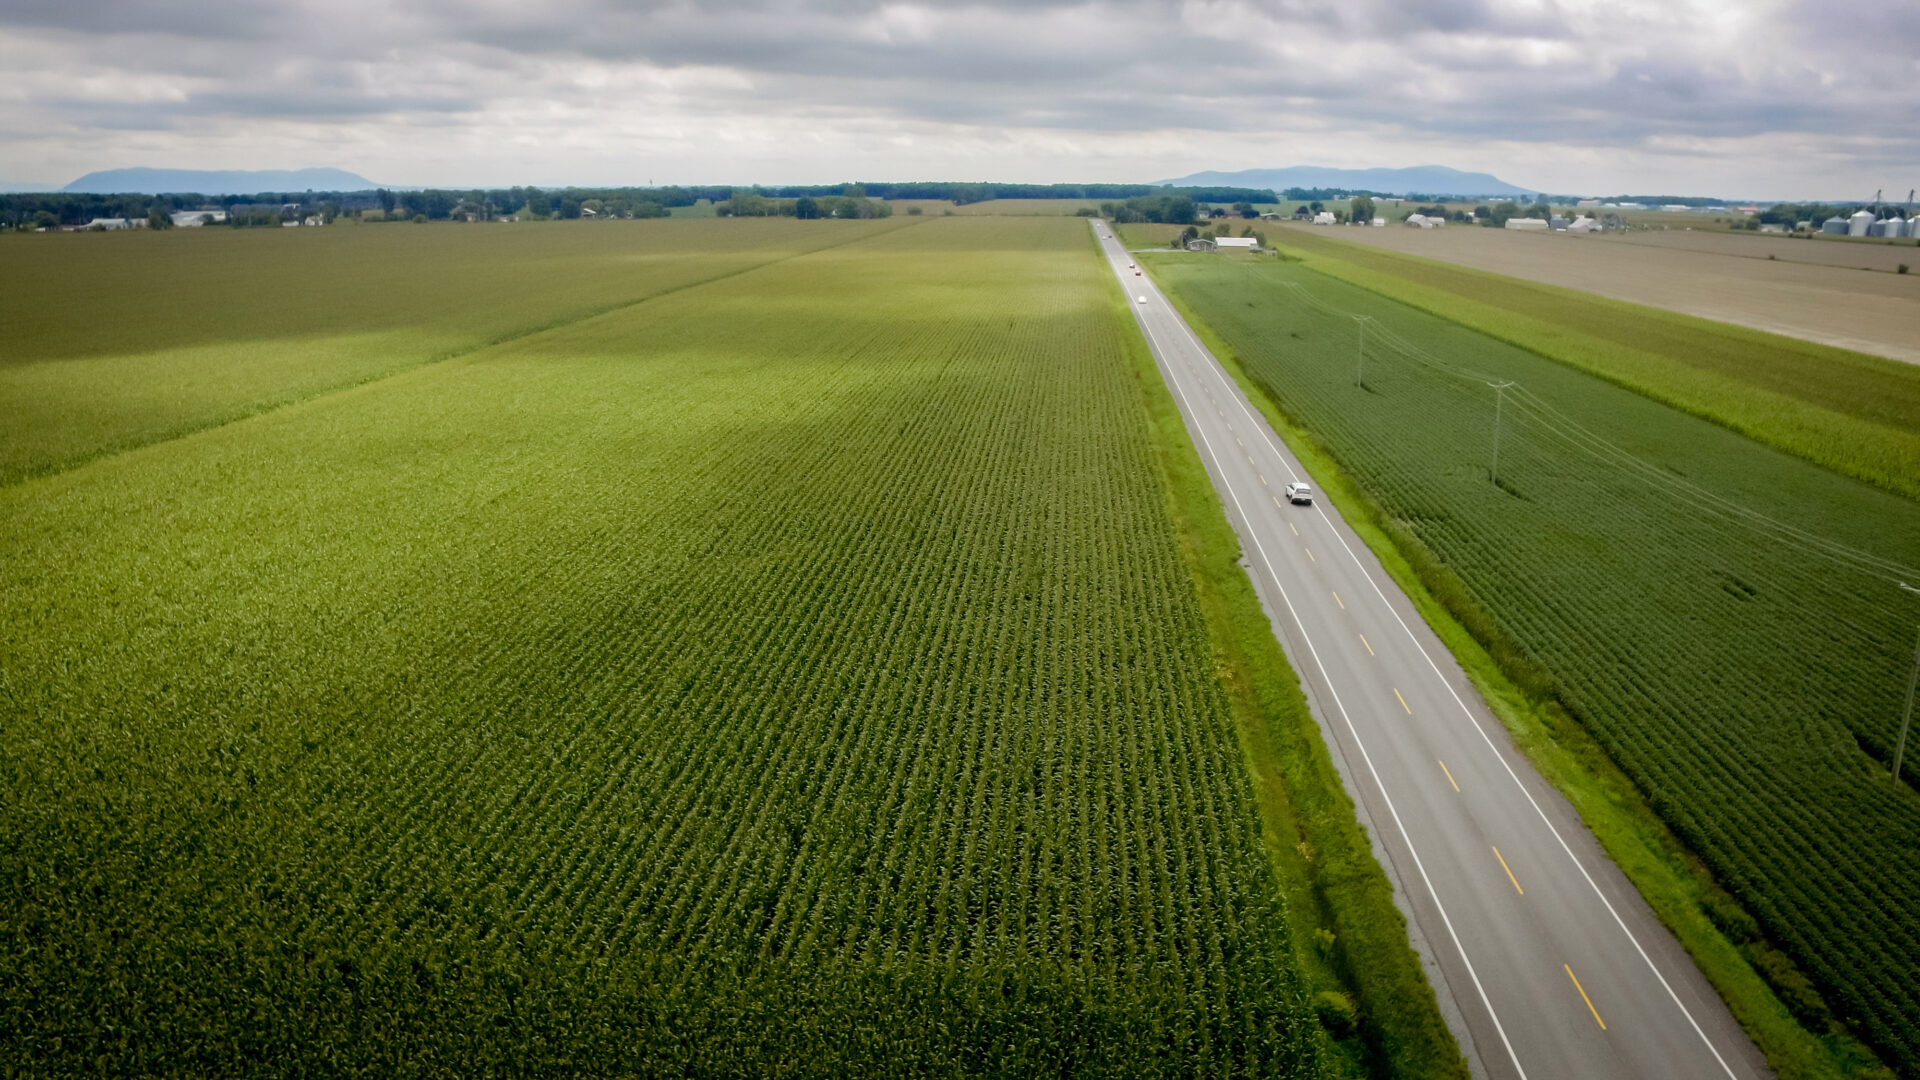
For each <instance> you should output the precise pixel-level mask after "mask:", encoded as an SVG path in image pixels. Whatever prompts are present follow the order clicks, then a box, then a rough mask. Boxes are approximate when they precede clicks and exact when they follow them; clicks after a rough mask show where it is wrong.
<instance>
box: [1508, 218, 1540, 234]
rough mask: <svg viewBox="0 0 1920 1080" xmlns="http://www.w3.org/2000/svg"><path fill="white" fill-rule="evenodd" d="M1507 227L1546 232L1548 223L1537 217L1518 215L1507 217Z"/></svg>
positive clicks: (1521, 230)
mask: <svg viewBox="0 0 1920 1080" xmlns="http://www.w3.org/2000/svg"><path fill="white" fill-rule="evenodd" d="M1507 228H1509V229H1513V230H1515V231H1516V232H1545V231H1546V229H1547V223H1546V222H1544V221H1542V220H1540V219H1539V218H1537V217H1516V218H1508V219H1507Z"/></svg>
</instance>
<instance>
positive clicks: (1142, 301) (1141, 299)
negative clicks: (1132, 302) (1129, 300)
mask: <svg viewBox="0 0 1920 1080" xmlns="http://www.w3.org/2000/svg"><path fill="white" fill-rule="evenodd" d="M1139 300H1140V302H1141V303H1143V304H1144V303H1146V302H1147V298H1146V297H1144V296H1142V297H1140V298H1139Z"/></svg>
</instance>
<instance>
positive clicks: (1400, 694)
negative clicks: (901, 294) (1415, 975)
mask: <svg viewBox="0 0 1920 1080" xmlns="http://www.w3.org/2000/svg"><path fill="white" fill-rule="evenodd" d="M1094 229H1095V230H1096V233H1097V234H1098V235H1099V237H1100V245H1101V248H1102V250H1103V252H1104V253H1105V255H1106V257H1107V259H1108V261H1109V262H1110V263H1111V265H1112V266H1113V270H1114V273H1115V274H1116V275H1118V277H1119V278H1120V282H1121V285H1122V287H1123V288H1124V289H1125V290H1126V293H1127V298H1128V300H1129V306H1131V307H1132V308H1133V310H1134V314H1135V316H1136V317H1137V318H1138V319H1139V321H1140V327H1141V330H1142V332H1143V333H1144V334H1145V335H1146V338H1147V341H1148V343H1149V344H1150V345H1151V346H1152V348H1153V354H1154V358H1155V360H1156V361H1157V362H1158V364H1159V366H1160V371H1161V374H1162V375H1163V376H1164V377H1165V379H1166V381H1167V386H1168V388H1169V389H1170V390H1171V391H1172V393H1173V396H1174V400H1175V401H1176V402H1177V403H1178V404H1179V406H1180V411H1181V413H1182V414H1183V415H1184V416H1185V418H1186V423H1187V431H1188V433H1189V434H1191V435H1192V437H1193V441H1194V445H1195V446H1196V447H1197V448H1198V449H1199V451H1200V456H1201V458H1202V460H1203V461H1205V463H1206V466H1207V471H1208V472H1209V474H1210V475H1211V476H1212V478H1213V483H1214V487H1215V490H1216V491H1218V492H1219V494H1220V499H1221V502H1222V504H1223V505H1224V506H1225V507H1226V511H1227V516H1228V519H1229V520H1230V521H1231V522H1232V523H1233V526H1234V528H1235V530H1236V531H1237V532H1238V533H1239V535H1240V541H1241V545H1242V547H1243V548H1244V551H1245V561H1246V563H1247V565H1248V569H1249V571H1250V572H1251V574H1252V576H1253V580H1254V585H1255V587H1256V590H1257V591H1258V592H1259V594H1260V598H1261V601H1262V602H1263V603H1264V604H1265V606H1266V610H1267V614H1268V617H1269V618H1270V619H1272V621H1273V626H1274V630H1275V632H1276V633H1277V634H1278V636H1279V639H1280V642H1281V644H1282V645H1283V646H1284V647H1285V649H1286V652H1287V656H1288V658H1289V659H1290V660H1291V661H1292V662H1293V667H1294V669H1295V670H1296V671H1297V672H1299V674H1300V677H1301V679H1302V681H1303V683H1304V684H1305V687H1306V691H1307V697H1308V700H1309V701H1310V703H1311V704H1312V706H1313V711H1314V715H1315V718H1316V719H1317V720H1318V721H1319V723H1320V726H1321V731H1322V733H1323V734H1324V735H1325V736H1326V737H1327V739H1328V743H1329V746H1330V748H1331V749H1333V751H1334V757H1335V760H1336V762H1338V763H1339V764H1340V766H1341V769H1342V773H1343V776H1344V778H1345V780H1346V783H1347V786H1348V791H1349V793H1350V794H1351V795H1352V796H1353V797H1354V799H1355V801H1356V802H1357V803H1358V804H1359V805H1360V807H1361V812H1362V815H1363V821H1365V822H1366V823H1367V825H1368V827H1369V832H1370V833H1371V835H1372V837H1373V841H1374V844H1375V848H1376V853H1377V854H1380V855H1381V856H1382V863H1383V865H1385V866H1386V867H1387V870H1388V873H1389V875H1390V876H1392V877H1393V878H1394V879H1395V885H1396V892H1397V894H1398V898H1399V900H1400V902H1401V906H1402V910H1403V911H1404V912H1405V913H1406V915H1407V916H1408V919H1409V921H1410V922H1411V923H1412V924H1413V925H1412V926H1411V927H1410V931H1411V933H1412V935H1413V937H1414V940H1415V944H1416V946H1417V947H1419V948H1420V951H1421V953H1422V956H1423V959H1424V960H1425V962H1426V963H1427V966H1428V975H1429V977H1430V978H1432V980H1433V982H1434V990H1435V992H1436V993H1437V994H1439V996H1440V998H1441V1005H1442V1009H1443V1011H1445V1012H1447V1013H1448V1014H1449V1019H1450V1021H1451V1022H1452V1024H1453V1027H1454V1030H1455V1035H1456V1036H1457V1037H1459V1038H1460V1042H1461V1049H1462V1050H1463V1051H1465V1052H1466V1053H1467V1056H1468V1061H1469V1064H1470V1065H1471V1066H1472V1067H1473V1069H1474V1072H1475V1073H1476V1074H1479V1075H1484V1076H1488V1077H1502V1078H1505V1077H1531V1078H1533V1080H1574V1078H1586V1077H1673V1078H1686V1080H1692V1078H1700V1080H1710V1078H1717V1077H1734V1078H1741V1080H1744V1078H1747V1077H1761V1076H1767V1075H1769V1073H1768V1071H1767V1069H1766V1067H1765V1064H1764V1060H1763V1059H1762V1058H1761V1056H1760V1054H1759V1053H1758V1052H1757V1051H1756V1049H1755V1048H1754V1046H1753V1044H1752V1042H1751V1041H1750V1040H1749V1039H1748V1038H1747V1036H1746V1034H1745V1032H1743V1031H1742V1030H1741V1029H1740V1027H1739V1025H1738V1024H1736V1023H1735V1022H1734V1020H1733V1017H1732V1015H1731V1014H1730V1013H1729V1012H1728V1011H1727V1008H1726V1006H1725V1004H1724V1003H1723V1002H1722V1001H1721V1000H1720V998H1719V996H1718V995H1717V994H1716V993H1715V992H1714V991H1713V989H1712V987H1711V986H1710V985H1709V984H1708V983H1707V981H1706V980H1705V979H1704V978H1703V977H1702V976H1701V974H1700V972H1699V969H1698V968H1696V967H1695V966H1694V964H1693V962H1692V960H1691V959H1690V958H1689V957H1688V956H1687V955H1686V953H1685V952H1684V951H1683V950H1682V949H1681V948H1680V947H1679V945H1678V943H1677V942H1675V941H1674V939H1673V936H1672V935H1671V934H1669V933H1668V932H1667V930H1666V928H1665V927H1663V926H1661V925H1660V923H1659V922H1658V921H1657V920H1656V919H1655V918H1654V917H1653V914H1652V912H1651V911H1649V910H1648V908H1647V906H1646V904H1645V902H1644V901H1642V900H1641V899H1640V896H1639V894H1638V893H1637V892H1635V891H1634V889H1633V887H1632V885H1631V884H1629V883H1628V881H1627V880H1626V878H1625V876H1624V875H1622V874H1621V873H1620V871H1619V869H1618V868H1617V867H1615V866H1614V865H1613V863H1612V861H1611V860H1609V859H1607V857H1606V856H1605V855H1604V854H1603V853H1602V852H1601V851H1600V848H1599V846H1598V845H1597V843H1596V842H1595V841H1594V839H1593V837H1592V834H1591V833H1589V832H1588V831H1587V829H1586V827H1585V825H1583V824H1582V823H1581V821H1580V819H1579V816H1578V815H1577V814H1575V813H1574V811H1573V809H1572V807H1571V806H1570V805H1569V804H1568V803H1567V802H1566V801H1565V799H1563V798H1562V797H1561V796H1560V795H1559V793H1558V792H1556V791H1554V790H1553V788H1552V787H1550V786H1549V785H1548V784H1547V783H1546V782H1545V781H1544V780H1542V779H1541V778H1540V777H1539V775H1538V774H1537V773H1535V772H1534V770H1533V768H1532V766H1531V765H1530V764H1529V763H1528V762H1527V761H1526V759H1525V758H1524V757H1523V756H1522V755H1521V754H1520V753H1519V752H1518V751H1516V750H1515V749H1514V748H1513V746H1512V743H1511V740H1510V739H1509V737H1508V735H1507V732H1506V729H1505V728H1504V727H1502V726H1501V724H1500V721H1499V720H1498V719H1497V718H1495V717H1494V716H1493V714H1492V713H1491V711H1489V709H1488V708H1487V705H1486V702H1485V700H1484V699H1483V698H1481V697H1480V695H1479V693H1478V691H1476V690H1475V689H1474V687H1473V685H1472V683H1470V682H1469V681H1468V679H1467V677H1466V675H1465V673H1464V672H1463V671H1462V670H1461V669H1460V667H1459V665H1458V664H1457V663H1456V662H1455V661H1454V659H1453V656H1452V654H1451V653H1449V652H1448V651H1447V648H1446V646H1445V645H1443V644H1442V643H1441V642H1440V639H1439V638H1438V636H1436V635H1435V634H1434V633H1433V632H1432V630H1431V629H1429V628H1428V626H1427V625H1426V623H1425V622H1423V621H1422V620H1421V619H1420V617H1419V615H1418V614H1417V613H1416V611H1415V610H1414V608H1413V605H1412V604H1411V602H1409V601H1408V600H1407V598H1406V596H1405V594H1404V593H1402V592H1401V591H1400V590H1399V588H1398V587H1397V586H1396V585H1395V584H1394V582H1393V580H1392V579H1391V578H1389V577H1388V576H1387V575H1386V573H1385V571H1384V570H1382V569H1381V566H1380V564H1379V562H1378V560H1376V559H1375V558H1374V556H1373V554H1372V552H1371V551H1370V550H1369V549H1368V548H1367V547H1366V546H1365V545H1364V544H1363V543H1362V542H1361V541H1360V539H1359V538H1358V537H1357V536H1355V535H1354V533H1353V531H1352V530H1351V529H1349V528H1348V527H1347V525H1346V523H1345V522H1343V521H1342V520H1341V519H1340V517H1339V514H1338V513H1337V512H1336V511H1334V510H1333V508H1332V507H1330V506H1328V505H1327V504H1326V503H1325V502H1324V501H1322V500H1320V499H1319V498H1317V497H1316V498H1315V500H1314V502H1313V503H1312V504H1311V505H1294V504H1292V503H1290V502H1289V501H1288V500H1287V496H1286V494H1285V488H1286V485H1287V483H1288V482H1290V481H1295V480H1302V481H1307V482H1309V483H1311V481H1312V478H1311V477H1309V476H1307V475H1306V470H1305V469H1304V468H1302V467H1301V465H1300V463H1299V461H1298V460H1297V459H1295V458H1294V456H1293V455H1292V453H1291V452H1289V451H1288V450H1287V448H1286V446H1285V444H1284V443H1282V442H1281V441H1280V439H1279V438H1278V437H1277V436H1275V435H1274V433H1273V432H1272V430H1271V429H1270V428H1269V427H1268V426H1267V424H1266V422H1265V420H1264V419H1263V418H1262V417H1260V415H1259V414H1258V413H1257V412H1256V411H1255V410H1254V409H1253V407H1252V406H1251V405H1250V404H1249V403H1248V402H1247V400H1246V398H1245V397H1244V396H1243V395H1242V394H1241V392H1240V390H1239V388H1238V387H1237V386H1235V385H1234V383H1233V382H1232V380H1231V379H1230V378H1229V377H1228V376H1227V374H1226V373H1225V371H1223V370H1222V369H1221V368H1220V366H1219V364H1218V362H1217V361H1216V360H1215V359H1214V357H1213V355H1212V354H1211V353H1210V352H1208V351H1207V349H1206V348H1205V346H1203V345H1202V344H1201V343H1200V341H1199V339H1198V338H1197V337H1195V336H1194V334H1193V333H1192V331H1191V330H1190V329H1189V328H1188V327H1187V325H1186V323H1185V322H1184V321H1183V320H1182V319H1181V317H1180V316H1179V314H1178V313H1177V312H1176V311H1175V310H1174V309H1173V307H1172V305H1171V304H1169V303H1168V302H1167V300H1166V298H1165V297H1164V296H1163V295H1162V293H1161V292H1160V291H1159V290H1158V289H1157V288H1156V287H1155V286H1154V284H1153V282H1152V279H1151V278H1148V277H1146V276H1144V275H1139V276H1136V274H1135V273H1134V270H1133V269H1132V268H1130V267H1129V265H1128V263H1129V261H1130V259H1131V256H1129V255H1128V253H1127V252H1126V250H1125V249H1124V248H1123V247H1122V246H1121V245H1120V244H1119V243H1118V242H1117V241H1116V240H1115V239H1114V238H1113V236H1112V232H1111V229H1109V228H1108V227H1107V226H1106V225H1105V224H1104V223H1101V222H1098V221H1096V222H1095V223H1094ZM1143 298H1144V302H1140V301H1141V300H1142V299H1143ZM1276 302H1278V301H1276ZM1317 490H1318V489H1317V487H1316V493H1317ZM1449 999H1451V1001H1449Z"/></svg>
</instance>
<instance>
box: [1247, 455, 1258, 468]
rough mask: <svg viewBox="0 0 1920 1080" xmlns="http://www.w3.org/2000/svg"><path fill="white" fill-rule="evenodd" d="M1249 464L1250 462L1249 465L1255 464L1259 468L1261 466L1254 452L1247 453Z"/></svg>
mask: <svg viewBox="0 0 1920 1080" xmlns="http://www.w3.org/2000/svg"><path fill="white" fill-rule="evenodd" d="M1247 464H1249V465H1252V466H1254V467H1255V468H1258V467H1259V463H1258V462H1256V461H1254V460H1253V455H1252V454H1248V455H1247Z"/></svg>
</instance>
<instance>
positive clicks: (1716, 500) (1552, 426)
mask: <svg viewBox="0 0 1920 1080" xmlns="http://www.w3.org/2000/svg"><path fill="white" fill-rule="evenodd" d="M1280 284H1281V285H1282V286H1283V287H1284V288H1286V289H1287V291H1288V292H1289V293H1291V294H1292V295H1294V296H1295V297H1297V298H1299V299H1300V300H1301V301H1302V302H1303V303H1305V304H1306V306H1308V307H1310V308H1312V309H1314V310H1316V311H1319V312H1321V313H1323V314H1327V315H1333V316H1340V315H1347V316H1349V317H1353V318H1357V319H1360V320H1362V322H1363V325H1364V323H1365V322H1372V323H1373V337H1374V340H1375V342H1376V343H1378V344H1382V345H1385V346H1387V347H1388V348H1390V349H1392V350H1393V351H1395V352H1398V353H1401V354H1402V355H1404V356H1405V357H1407V358H1408V359H1409V360H1412V361H1414V362H1415V363H1417V364H1419V365H1421V366H1422V367H1425V368H1427V369H1429V370H1431V371H1434V372H1436V373H1439V374H1444V375H1447V376H1449V377H1452V378H1455V379H1459V380H1462V381H1473V382H1479V383H1482V384H1484V385H1487V386H1492V387H1494V388H1495V391H1496V395H1497V396H1496V399H1495V405H1494V408H1495V429H1494V465H1493V467H1492V470H1490V472H1491V473H1492V475H1493V478H1494V479H1496V480H1497V479H1498V473H1497V470H1498V455H1499V422H1500V419H1499V418H1500V413H1501V406H1502V404H1503V401H1504V397H1505V391H1506V389H1507V388H1508V387H1512V388H1513V398H1514V404H1515V407H1516V410H1518V411H1519V412H1520V413H1521V414H1522V415H1524V416H1526V417H1527V418H1528V419H1531V420H1532V421H1533V422H1534V423H1535V424H1536V425H1538V426H1540V427H1542V428H1544V429H1546V430H1548V431H1549V432H1551V433H1553V434H1555V435H1557V436H1559V437H1561V438H1562V439H1563V440H1564V441H1566V442H1567V443H1568V444H1569V445H1571V446H1573V447H1575V448H1577V449H1580V450H1582V451H1584V452H1586V453H1588V454H1589V455H1591V456H1593V457H1595V458H1596V459H1598V460H1600V461H1601V462H1602V463H1603V464H1613V465H1616V466H1620V467H1625V468H1628V469H1631V470H1633V471H1634V473H1636V474H1637V475H1638V476H1639V477H1640V478H1642V479H1643V480H1645V481H1649V482H1651V483H1654V484H1657V485H1658V486H1659V487H1660V488H1661V489H1662V490H1663V491H1664V493H1665V494H1667V495H1669V496H1671V497H1674V498H1678V499H1680V500H1682V501H1684V502H1687V503H1689V504H1690V505H1692V506H1694V507H1696V508H1699V509H1702V510H1705V511H1707V512H1709V513H1712V514H1714V515H1715V516H1717V517H1720V518H1722V519H1723V520H1728V521H1731V522H1734V523H1736V524H1742V525H1745V526H1747V527H1749V528H1752V529H1755V530H1757V531H1760V532H1763V533H1769V534H1771V535H1772V536H1773V538H1775V539H1779V540H1782V541H1784V542H1789V543H1794V544H1797V545H1800V546H1802V547H1804V548H1806V549H1809V550H1810V551H1811V552H1812V553H1815V554H1818V555H1823V556H1825V557H1827V558H1829V559H1831V560H1833V561H1835V562H1838V563H1841V564H1844V565H1847V566H1849V567H1851V568H1853V569H1855V570H1859V571H1862V572H1866V573H1871V574H1875V575H1879V576H1882V577H1885V578H1887V579H1888V580H1894V579H1897V578H1899V577H1901V576H1902V575H1904V576H1907V577H1920V571H1916V570H1915V569H1914V568H1912V567H1909V566H1907V565H1905V564H1903V563H1900V562H1898V561H1896V560H1893V559H1886V558H1882V557H1880V556H1878V555H1874V554H1872V553H1870V552H1865V551H1861V550H1859V549H1857V548H1853V547H1849V546H1848V545H1846V544H1842V543H1840V542H1838V541H1835V540H1830V539H1828V538H1826V537H1823V536H1819V535H1817V534H1815V533H1812V532H1808V531H1807V530H1805V529H1802V528H1800V527H1798V526H1795V525H1791V524H1788V523H1787V522H1784V521H1781V520H1779V519H1777V518H1774V517H1771V516H1769V515H1767V514H1765V513H1762V512H1761V511H1758V510H1755V509H1753V508H1751V507H1748V506H1743V505H1741V504H1739V503H1737V502H1734V501H1733V500H1731V499H1728V498H1726V497H1725V496H1722V495H1719V494H1718V493H1716V492H1713V491H1710V490H1708V489H1707V488H1704V487H1701V486H1700V485H1698V484H1695V483H1693V482H1691V481H1688V480H1685V479H1683V478H1681V477H1677V476H1674V475H1673V474H1672V473H1670V472H1668V471H1667V470H1665V469H1663V468H1661V467H1659V466H1658V465H1655V464H1653V463H1652V462H1649V461H1646V460H1644V459H1642V458H1640V457H1638V456H1637V455H1635V454H1634V453H1633V452H1632V451H1629V450H1626V449H1624V448H1622V447H1620V446H1618V445H1616V444H1614V443H1612V442H1610V441H1609V440H1607V439H1606V438H1604V437H1602V436H1600V435H1598V434H1596V433H1595V432H1593V431H1592V430H1591V429H1589V428H1587V427H1586V426H1584V425H1582V424H1580V423H1579V422H1578V421H1576V420H1574V419H1573V418H1572V417H1570V416H1568V415H1567V414H1566V413H1564V412H1561V411H1560V410H1559V409H1557V408H1555V407H1554V406H1553V405H1552V404H1550V403H1549V402H1547V401H1546V400H1545V399H1543V398H1541V397H1540V396H1539V395H1538V394H1535V393H1533V392H1532V391H1531V390H1528V389H1527V388H1526V387H1524V386H1519V385H1518V384H1517V383H1514V382H1513V381H1511V380H1503V379H1500V378H1499V377H1497V376H1493V375H1490V374H1487V373H1485V372H1479V371H1474V370H1473V369H1470V368H1465V367H1462V366H1460V365H1457V364H1454V363H1451V362H1450V361H1447V360H1444V359H1442V358H1440V357H1438V356H1436V355H1434V354H1433V353H1431V352H1428V351H1427V350H1425V349H1423V348H1421V347H1420V346H1418V345H1415V344H1414V343H1412V342H1410V341H1408V340H1406V339H1405V338H1404V337H1402V336H1401V335H1399V334H1397V333H1395V332H1394V331H1392V330H1391V329H1389V328H1387V327H1385V326H1383V325H1381V324H1380V323H1379V322H1378V320H1371V319H1368V318H1367V317H1366V316H1355V315H1352V314H1351V313H1350V312H1345V311H1341V310H1340V309H1338V308H1335V307H1333V306H1332V305H1330V304H1328V303H1326V302H1325V301H1323V300H1321V299H1320V298H1319V297H1316V296H1314V295H1313V294H1312V293H1310V292H1308V291H1307V290H1306V288H1304V287H1303V286H1301V285H1300V284H1299V283H1298V282H1291V281H1288V282H1281V283H1280ZM1529 410H1531V411H1529Z"/></svg>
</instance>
